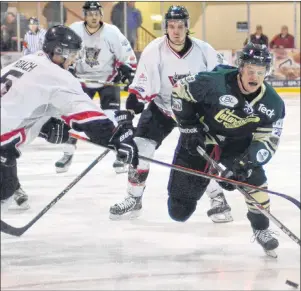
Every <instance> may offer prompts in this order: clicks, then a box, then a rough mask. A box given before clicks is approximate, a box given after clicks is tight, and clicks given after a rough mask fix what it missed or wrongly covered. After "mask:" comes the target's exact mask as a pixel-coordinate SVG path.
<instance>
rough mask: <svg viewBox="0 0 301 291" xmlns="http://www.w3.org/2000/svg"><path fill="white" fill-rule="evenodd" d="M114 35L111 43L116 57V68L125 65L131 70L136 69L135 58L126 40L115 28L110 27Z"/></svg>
mask: <svg viewBox="0 0 301 291" xmlns="http://www.w3.org/2000/svg"><path fill="white" fill-rule="evenodd" d="M112 29H113V31H114V33H115V34H116V36H115V38H114V41H113V49H114V52H115V56H116V67H117V68H118V67H119V66H120V65H123V64H124V65H127V66H129V67H131V68H132V69H136V67H137V58H136V55H135V53H134V51H133V49H132V47H131V45H130V42H129V41H128V40H127V38H126V37H125V36H124V35H123V34H122V33H121V32H120V30H119V29H118V28H117V27H116V26H112Z"/></svg>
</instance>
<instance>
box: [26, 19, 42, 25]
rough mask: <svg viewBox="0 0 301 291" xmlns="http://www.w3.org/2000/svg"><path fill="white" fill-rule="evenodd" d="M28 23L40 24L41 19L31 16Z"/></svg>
mask: <svg viewBox="0 0 301 291" xmlns="http://www.w3.org/2000/svg"><path fill="white" fill-rule="evenodd" d="M28 25H40V21H39V19H38V18H36V17H30V18H29V19H28Z"/></svg>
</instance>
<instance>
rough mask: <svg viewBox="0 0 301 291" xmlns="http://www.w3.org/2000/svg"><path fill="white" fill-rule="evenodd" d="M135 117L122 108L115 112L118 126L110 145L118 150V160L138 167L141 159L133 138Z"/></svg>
mask: <svg viewBox="0 0 301 291" xmlns="http://www.w3.org/2000/svg"><path fill="white" fill-rule="evenodd" d="M133 118H134V115H133V114H131V113H130V112H129V111H127V110H120V111H117V112H116V113H115V119H116V121H117V122H118V126H117V128H116V130H115V132H114V134H113V136H112V138H111V139H110V141H109V146H112V147H113V148H115V150H116V151H117V159H118V160H120V161H122V162H124V163H127V164H131V165H132V166H133V167H134V168H137V166H138V163H139V160H138V148H137V145H136V143H135V141H134V140H133V137H134V128H133V123H132V121H133Z"/></svg>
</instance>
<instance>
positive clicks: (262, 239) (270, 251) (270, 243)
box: [252, 229, 279, 258]
mask: <svg viewBox="0 0 301 291" xmlns="http://www.w3.org/2000/svg"><path fill="white" fill-rule="evenodd" d="M253 232H254V236H253V240H252V241H255V239H256V241H257V242H258V243H259V244H260V245H261V246H262V248H263V250H264V252H265V253H266V254H267V255H268V256H269V257H272V258H277V254H276V252H275V249H276V248H277V247H278V246H279V242H278V240H277V239H276V238H275V237H273V236H272V234H275V233H274V232H273V231H271V230H269V229H265V230H256V229H253Z"/></svg>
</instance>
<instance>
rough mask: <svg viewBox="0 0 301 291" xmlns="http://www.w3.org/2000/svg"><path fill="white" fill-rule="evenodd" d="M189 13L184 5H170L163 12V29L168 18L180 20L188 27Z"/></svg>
mask: <svg viewBox="0 0 301 291" xmlns="http://www.w3.org/2000/svg"><path fill="white" fill-rule="evenodd" d="M189 18H190V17H189V13H188V11H187V9H186V8H185V7H184V6H179V5H173V6H170V7H169V9H168V11H167V12H166V14H165V29H167V22H168V20H182V21H183V22H184V23H185V26H186V27H187V28H188V29H189Z"/></svg>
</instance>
